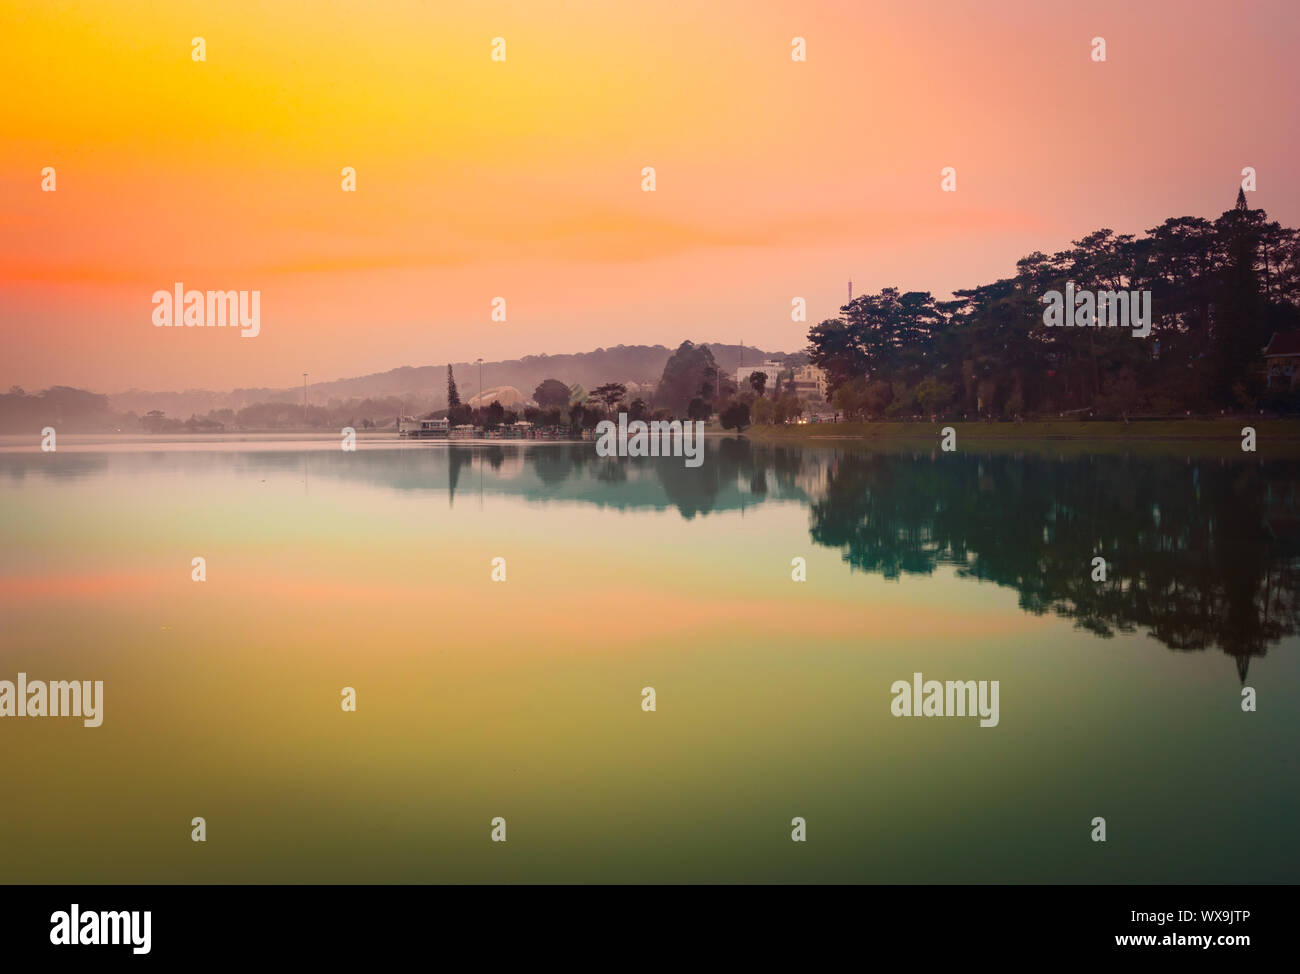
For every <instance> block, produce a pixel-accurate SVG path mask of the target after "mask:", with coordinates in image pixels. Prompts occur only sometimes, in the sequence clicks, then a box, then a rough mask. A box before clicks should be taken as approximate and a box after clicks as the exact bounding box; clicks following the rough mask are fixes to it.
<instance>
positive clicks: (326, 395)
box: [108, 343, 807, 418]
mask: <svg viewBox="0 0 1300 974" xmlns="http://www.w3.org/2000/svg"><path fill="white" fill-rule="evenodd" d="M707 344H708V345H709V348H710V349H711V350H712V352H713V357H714V360H715V361H716V362H717V363H718V365H720V366H721V367H722V368H723V369H724V370H726V371H728V372H734V371H735V370H736V369H737V368H738V367H739V365H740V362H741V354H742V351H743V354H744V361H746V362H760V361H764V360H766V359H774V360H776V361H787V360H789V361H790V362H791V364H797V363H802V362H804V361H806V359H807V356H806V355H805V354H804V353H802V352H798V353H793V354H788V353H785V352H765V351H763V350H762V349H759V348H755V347H753V346H751V345H746V346H743V348H742V346H740V345H725V344H713V343H707ZM672 352H673V350H672V349H670V348H665V347H664V346H663V345H616V346H615V347H613V348H598V349H596V350H595V351H592V352H576V353H573V354H568V355H527V356H525V357H524V358H521V359H510V360H508V361H504V362H484V363H483V385H484V386H485V387H487V388H489V389H490V388H492V387H494V386H514V387H515V388H516V389H518V390H519V391H520V392H522V393H523V394H524V395H526V396H531V395H532V392H533V389H535V388H536V387H537V386H538V384H539V383H541V381H542V380H543V379H559V380H560V381H562V382H564V383H565V384H566V385H573V384H574V383H575V382H576V383H581V384H582V385H583V386H585V387H586V388H588V389H594V388H595V387H596V386H599V385H601V384H602V383H605V382H648V383H652V384H653V383H657V382H658V381H659V377H660V375H662V374H663V370H664V363H665V362H667V361H668V356H669V355H671V354H672ZM452 368H453V369H454V370H455V372H456V385H457V387H458V390H459V392H460V395H461V398H462V399H465V400H468V399H469V398H470V397H471V396H473V395H474V394H476V393H477V392H478V374H479V373H478V364H477V363H475V362H453V363H452ZM309 396H310V400H311V402H312V403H314V404H325V403H328V402H329V401H330V400H331V399H337V400H348V399H367V398H371V399H376V398H380V397H385V396H399V397H416V398H418V399H420V400H422V401H426V402H428V403H429V404H430V407H429V408H431V409H439V408H442V407H445V406H446V405H447V363H445V362H444V363H441V364H438V365H421V366H410V365H406V366H402V367H401V368H397V369H390V370H389V371H387V372H376V373H374V374H372V375H362V376H357V377H355V378H351V379H335V380H334V381H332V382H313V383H312V384H311V387H310V390H309ZM108 398H109V403H110V405H111V407H112V408H113V409H114V410H116V411H118V412H135V413H138V414H140V415H143V414H144V413H147V412H148V411H149V410H151V409H160V410H162V411H163V412H164V413H166V414H167V415H168V416H174V417H181V418H184V417H187V416H189V415H191V414H193V413H200V414H202V413H206V412H208V410H211V409H236V410H238V409H242V408H243V407H244V406H248V405H252V404H253V403H258V402H293V403H298V402H301V401H302V386H301V385H288V386H284V387H282V388H261V389H234V390H232V391H230V392H215V391H211V390H206V389H189V390H186V391H185V392H147V391H144V390H139V389H131V390H129V391H127V392H119V393H114V394H111V395H110V396H109V397H108Z"/></svg>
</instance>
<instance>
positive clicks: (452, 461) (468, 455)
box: [447, 366, 474, 507]
mask: <svg viewBox="0 0 1300 974" xmlns="http://www.w3.org/2000/svg"><path fill="white" fill-rule="evenodd" d="M450 368H451V367H450V366H448V369H450ZM473 458H474V451H473V450H467V449H465V447H463V446H448V447H447V506H448V507H451V505H452V503H453V502H454V501H455V499H456V484H458V483H459V482H460V471H461V468H462V467H467V466H469V464H470V463H471V462H473Z"/></svg>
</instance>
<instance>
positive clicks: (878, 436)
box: [745, 418, 1300, 456]
mask: <svg viewBox="0 0 1300 974" xmlns="http://www.w3.org/2000/svg"><path fill="white" fill-rule="evenodd" d="M945 426H951V427H952V428H953V429H955V430H956V431H957V445H958V449H961V447H962V445H963V444H967V443H979V444H980V445H981V447H994V446H1003V447H1007V448H1011V449H1034V448H1047V449H1052V450H1056V449H1061V448H1070V447H1072V448H1087V449H1105V450H1112V449H1121V450H1122V449H1129V448H1136V449H1140V450H1143V451H1144V452H1147V451H1153V452H1162V453H1163V452H1168V453H1183V452H1189V450H1190V452H1195V453H1198V454H1202V453H1207V452H1208V453H1213V454H1216V455H1217V454H1226V455H1232V454H1236V455H1238V456H1240V455H1241V454H1242V449H1241V444H1242V435H1241V430H1242V427H1244V426H1252V427H1254V429H1255V433H1256V451H1257V452H1258V453H1259V454H1262V455H1266V456H1279V455H1282V456H1300V419H1259V420H1249V419H1240V418H1238V419H1188V420H1162V421H1158V422H1133V423H1124V422H1080V421H1077V420H1043V421H1038V422H1032V423H945V422H938V423H865V422H863V423H856V422H855V423H808V424H806V425H800V426H752V427H750V428H749V429H747V430H745V436H746V438H748V439H751V440H754V441H757V442H774V443H778V442H789V441H796V442H807V443H814V442H816V443H826V444H832V443H836V442H838V443H843V444H845V445H848V444H851V443H862V444H868V445H880V446H889V445H897V446H900V447H902V446H907V447H912V448H915V447H917V446H921V445H926V446H934V447H936V448H937V447H938V444H939V436H940V433H939V431H940V430H941V429H942V428H943V427H945ZM1193 448H1194V449H1193Z"/></svg>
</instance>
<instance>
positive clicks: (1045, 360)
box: [808, 191, 1300, 419]
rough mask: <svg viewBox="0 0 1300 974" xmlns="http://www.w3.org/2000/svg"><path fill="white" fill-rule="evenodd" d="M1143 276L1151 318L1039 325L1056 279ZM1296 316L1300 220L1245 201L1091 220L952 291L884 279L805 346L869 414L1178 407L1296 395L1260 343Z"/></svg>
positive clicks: (851, 407)
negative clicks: (1084, 230) (1059, 245)
mask: <svg viewBox="0 0 1300 974" xmlns="http://www.w3.org/2000/svg"><path fill="white" fill-rule="evenodd" d="M1069 282H1072V283H1073V285H1074V287H1075V288H1076V289H1080V290H1084V289H1086V290H1092V291H1120V290H1124V291H1143V290H1149V291H1150V292H1151V303H1152V309H1153V323H1152V331H1151V334H1150V336H1149V337H1147V338H1135V337H1133V336H1132V334H1131V333H1130V331H1129V330H1128V329H1124V328H1073V327H1071V328H1048V327H1046V326H1045V325H1044V322H1043V311H1044V303H1043V301H1044V297H1045V295H1046V294H1047V293H1048V292H1050V291H1053V290H1055V291H1058V292H1063V291H1064V290H1065V286H1066V284H1067V283H1069ZM1296 330H1300V231H1297V230H1295V229H1288V228H1285V227H1282V226H1281V225H1280V224H1279V223H1277V222H1274V221H1269V220H1268V218H1267V215H1266V214H1265V212H1264V211H1263V210H1262V209H1261V210H1254V209H1250V208H1249V207H1248V206H1247V204H1246V196H1245V193H1244V192H1241V191H1239V192H1238V195H1237V203H1236V205H1235V206H1234V207H1233V208H1232V209H1230V210H1228V211H1226V212H1225V213H1223V214H1222V215H1221V216H1220V217H1219V218H1218V219H1216V220H1213V221H1210V220H1206V219H1203V218H1200V217H1190V216H1185V217H1176V218H1171V219H1168V220H1166V221H1165V222H1164V223H1162V224H1161V225H1160V226H1158V227H1154V228H1152V229H1150V230H1148V231H1147V232H1146V233H1145V234H1143V235H1141V236H1135V235H1133V234H1116V233H1115V232H1114V231H1113V230H1109V229H1101V230H1097V231H1095V232H1094V233H1091V234H1088V235H1087V236H1086V237H1084V238H1083V239H1081V240H1077V241H1074V242H1073V244H1072V245H1071V247H1070V248H1069V249H1067V250H1063V251H1060V252H1058V253H1055V254H1051V255H1048V254H1044V253H1041V252H1035V253H1032V254H1029V255H1028V256H1026V257H1024V258H1022V259H1021V260H1020V261H1018V262H1017V264H1016V273H1015V275H1014V276H1012V277H1009V278H1004V279H1002V280H998V281H994V282H993V283H991V284H985V285H981V286H979V287H975V288H971V289H969V290H962V291H956V292H954V294H953V299H952V300H951V301H937V300H935V298H934V296H933V295H932V294H930V293H929V292H928V291H906V292H904V291H900V290H899V289H898V288H892V287H890V288H884V289H882V290H880V291H878V292H876V293H874V294H864V295H861V296H860V297H857V298H855V299H853V300H852V301H851V302H850V303H849V304H847V305H845V306H843V307H842V308H841V309H840V315H839V317H837V318H831V319H828V320H826V321H822V322H820V323H819V324H817V325H814V326H813V327H812V328H811V329H810V330H809V333H808V340H809V355H810V358H811V360H812V361H813V363H814V364H816V365H819V366H820V367H821V368H823V369H825V370H826V373H827V380H828V386H829V389H830V395H831V401H832V403H833V404H834V405H835V408H836V409H837V410H839V411H840V412H843V413H845V414H846V415H848V416H852V417H862V418H868V419H885V418H893V419H904V418H913V417H918V418H919V417H929V416H945V417H954V416H964V417H967V418H975V417H981V418H1000V419H1012V418H1017V417H1022V418H1031V417H1034V416H1051V415H1058V414H1062V413H1075V414H1082V415H1084V416H1128V415H1132V414H1142V413H1146V414H1151V415H1163V416H1173V415H1184V414H1186V413H1188V412H1196V413H1211V412H1213V413H1218V412H1220V411H1224V410H1227V411H1233V410H1246V409H1250V410H1254V409H1270V410H1273V411H1278V412H1293V411H1297V409H1300V396H1297V395H1296V394H1295V393H1293V392H1292V391H1291V389H1290V387H1289V383H1285V386H1286V387H1285V388H1283V384H1279V383H1274V387H1273V388H1271V389H1270V388H1267V386H1266V381H1265V365H1264V358H1263V349H1264V346H1265V345H1266V344H1267V343H1268V341H1269V339H1270V336H1271V335H1272V334H1273V333H1275V332H1282V333H1285V332H1289V331H1296Z"/></svg>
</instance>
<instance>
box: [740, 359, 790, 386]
mask: <svg viewBox="0 0 1300 974" xmlns="http://www.w3.org/2000/svg"><path fill="white" fill-rule="evenodd" d="M781 371H782V367H781V365H779V364H778V363H776V362H764V363H763V364H762V365H742V366H741V367H740V368H738V369H736V386H737V387H738V388H739V389H740V390H741V391H742V392H743V391H744V390H745V389H748V388H749V377H750V376H751V375H753V374H754V373H755V372H762V373H763V374H764V375H766V376H767V388H768V389H769V390H771V389H774V388H775V387H776V377H777V376H778V375H779V374H780V373H781Z"/></svg>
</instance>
